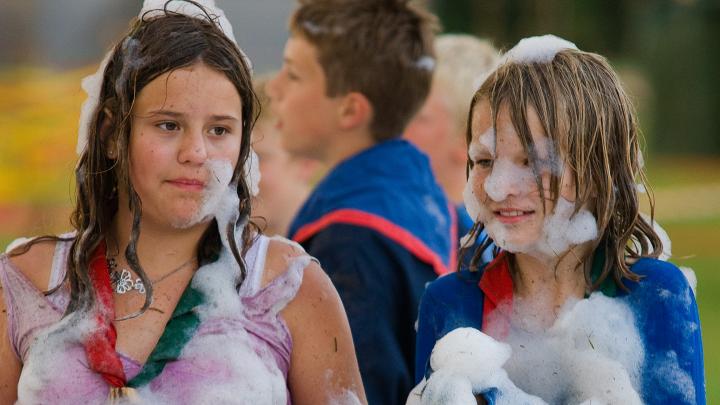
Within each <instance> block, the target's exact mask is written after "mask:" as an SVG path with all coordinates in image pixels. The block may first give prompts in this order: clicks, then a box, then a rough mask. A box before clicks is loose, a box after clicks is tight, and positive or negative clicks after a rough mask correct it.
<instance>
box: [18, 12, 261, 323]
mask: <svg viewBox="0 0 720 405" xmlns="http://www.w3.org/2000/svg"><path fill="white" fill-rule="evenodd" d="M190 3H193V4H195V6H197V7H198V8H199V9H200V11H201V12H203V13H204V15H203V17H202V18H201V17H190V16H187V15H184V14H179V13H175V12H172V11H170V10H167V9H165V10H162V13H160V14H159V15H158V14H157V12H158V10H153V13H152V14H151V15H150V16H148V15H149V14H145V15H143V16H141V17H140V18H137V19H135V20H134V21H132V22H131V26H130V30H129V32H128V34H127V35H125V36H124V38H123V39H122V40H120V41H119V42H118V43H117V44H116V45H115V47H114V48H113V49H112V51H111V56H110V59H109V62H108V64H107V67H106V68H105V71H104V73H103V76H102V87H101V91H100V99H99V102H98V105H97V108H96V110H95V111H94V112H93V114H92V116H91V122H90V125H89V128H90V129H89V139H88V145H87V146H86V148H85V150H84V151H83V153H82V155H81V156H80V159H79V161H78V163H77V166H76V168H75V180H76V206H75V209H74V211H73V213H72V215H71V223H72V225H73V227H74V228H75V230H76V234H75V236H74V237H73V238H72V239H71V240H72V246H71V249H70V254H69V255H68V262H67V266H68V271H67V274H66V277H67V279H68V281H69V284H70V303H69V305H68V308H67V311H66V314H69V313H72V312H75V311H82V310H87V309H89V308H90V307H91V306H92V305H93V304H94V302H95V299H96V297H95V291H94V289H93V286H92V284H91V281H90V277H89V270H90V266H91V263H90V262H91V260H92V255H93V253H94V252H95V250H96V248H97V246H98V245H99V244H100V243H101V242H102V241H103V239H104V238H105V237H106V235H107V232H108V231H109V230H110V225H111V222H112V220H113V218H114V216H115V215H116V213H117V210H118V189H120V190H126V191H127V194H128V198H129V208H130V211H131V214H132V218H133V222H132V231H131V238H130V241H129V245H128V246H127V249H126V250H125V252H124V253H125V258H126V259H127V262H128V264H129V265H130V268H131V269H132V271H134V272H135V273H136V274H137V275H138V277H140V279H141V280H142V282H143V284H144V285H145V288H146V291H147V292H146V299H145V303H144V305H143V307H142V309H141V310H140V312H138V313H137V314H140V313H142V312H143V311H145V310H146V309H147V308H148V307H149V305H150V303H151V300H152V283H151V282H150V280H149V279H148V277H147V275H146V274H145V272H144V271H143V268H142V266H141V264H140V262H139V260H138V256H137V251H136V248H137V241H138V238H139V235H140V220H141V216H142V201H141V200H140V197H139V196H138V194H137V193H136V191H135V189H134V188H133V184H132V182H131V180H130V174H129V170H130V168H129V161H130V159H129V151H128V145H129V138H130V124H131V121H132V118H131V114H132V110H133V104H134V102H135V99H136V97H137V95H138V94H139V93H140V92H141V91H142V89H143V88H144V87H145V86H146V85H148V84H149V83H150V82H151V81H153V80H154V79H156V78H157V77H159V76H161V75H163V74H165V73H168V72H172V71H174V70H177V69H180V68H183V67H187V66H191V65H193V64H196V63H203V64H205V65H206V66H208V67H209V68H212V69H215V70H217V71H218V72H221V73H222V74H224V75H225V77H226V78H227V79H228V80H229V81H230V82H231V83H232V84H233V85H234V86H235V88H236V89H237V91H238V94H239V95H240V100H241V101H242V135H241V136H242V141H241V147H240V154H239V157H238V163H237V166H236V167H235V170H234V173H233V176H232V180H231V183H232V184H237V194H238V197H239V199H240V204H239V208H238V213H237V220H236V222H235V223H230V224H218V223H217V222H216V221H215V220H213V221H212V223H211V224H210V226H209V227H208V229H207V230H206V231H205V233H204V234H203V236H202V238H201V240H200V243H199V249H198V251H197V261H198V264H199V265H203V264H207V263H209V262H212V261H215V260H217V258H218V257H219V254H220V250H221V248H222V244H221V240H220V232H225V233H226V235H227V239H228V241H229V243H230V245H231V246H230V247H231V250H232V253H233V255H234V256H235V259H236V261H237V262H238V264H239V266H240V269H241V279H240V280H238V281H237V282H238V286H239V284H240V283H241V282H242V279H244V277H245V273H246V268H245V263H244V262H243V260H242V253H244V252H242V253H241V252H240V251H239V249H238V246H237V243H236V240H237V239H236V236H235V231H236V229H240V228H238V226H240V225H243V224H245V223H246V222H247V221H248V218H249V216H250V191H249V185H248V184H246V182H245V173H244V162H245V161H246V160H247V159H248V155H249V152H250V133H251V130H252V126H253V124H254V121H255V119H256V115H257V110H258V106H257V99H256V96H255V94H254V92H253V89H252V83H251V71H250V66H248V63H247V61H246V60H245V58H244V57H243V55H242V53H241V51H240V50H239V49H238V47H237V45H235V43H234V42H232V41H231V40H230V39H229V38H228V37H227V36H226V35H225V34H224V33H223V31H222V30H221V29H220V28H219V26H218V23H217V22H216V20H217V17H216V16H214V15H212V14H209V13H208V12H207V11H206V10H205V9H204V8H202V7H201V6H200V5H198V4H196V3H194V2H190ZM108 150H113V151H114V152H115V153H114V156H113V158H110V157H108V153H107V151H108ZM242 229H244V232H243V234H242V236H241V240H242V246H243V249H247V248H248V246H249V245H250V243H249V242H250V240H251V238H252V236H253V235H254V234H255V231H257V227H256V226H254V224H252V223H250V226H249V227H244V228H242ZM43 239H45V240H47V239H52V238H49V237H45V238H40V239H37V240H36V242H37V241H40V240H43ZM54 239H56V240H57V239H58V238H54ZM30 246H31V244H29V245H26V247H25V248H24V249H21V250H20V251H19V252H18V251H16V252H14V253H13V254H21V253H23V251H27V250H28V249H29V247H30ZM137 314H135V315H137ZM135 315H133V316H135Z"/></svg>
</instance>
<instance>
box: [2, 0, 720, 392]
mask: <svg viewBox="0 0 720 405" xmlns="http://www.w3.org/2000/svg"><path fill="white" fill-rule="evenodd" d="M425 2H426V3H427V4H428V6H429V7H430V8H431V9H432V10H433V11H434V12H435V13H437V14H438V16H439V17H440V19H441V21H442V25H443V28H444V31H445V32H466V33H472V34H475V35H478V36H480V37H484V38H487V39H489V40H491V41H492V42H493V43H494V44H495V46H496V47H498V48H501V49H508V48H509V47H511V46H512V45H513V44H514V43H516V42H517V41H518V40H519V39H520V38H522V37H525V36H529V35H538V34H546V33H553V34H556V35H559V36H562V37H564V38H567V39H569V40H571V41H573V42H575V43H576V44H577V45H578V47H579V48H580V49H583V50H586V51H592V52H598V53H600V54H602V55H604V56H606V57H607V58H608V59H609V60H610V62H611V63H612V65H613V66H614V67H615V68H616V69H617V70H618V71H619V72H620V74H621V76H622V78H623V81H624V82H625V84H626V86H627V88H628V90H629V92H630V93H631V95H632V96H633V98H634V100H635V104H636V108H637V110H638V113H639V115H640V121H641V124H642V128H643V133H644V137H645V162H646V168H647V172H648V175H649V178H650V182H651V185H652V186H653V193H654V195H655V199H656V211H655V214H656V218H657V219H658V221H659V222H660V223H661V224H662V225H663V227H664V228H665V229H666V230H667V231H668V233H669V235H670V237H671V238H672V241H673V246H672V252H673V258H672V261H674V262H675V263H676V264H678V265H681V266H687V267H691V268H693V269H694V270H695V273H696V275H697V279H698V290H697V298H698V302H699V305H700V317H701V321H702V329H703V340H704V344H705V368H706V373H707V381H708V385H707V391H708V402H709V403H720V387H718V386H716V385H717V384H714V382H717V381H720V343H718V342H720V311H718V308H720V246H719V242H720V133H718V128H720V79H719V78H718V72H719V71H720V69H719V67H720V63H719V62H720V41H719V40H718V38H720V1H718V0H655V1H640V0H583V1H564V0H486V1H481V0H434V1H432V0H426V1H425ZM217 3H218V4H219V5H220V6H221V7H222V8H223V9H225V11H226V13H227V15H228V16H229V18H230V20H231V22H232V24H233V27H234V30H235V35H236V37H237V40H238V42H239V44H240V45H241V46H242V47H243V49H244V50H245V51H246V52H247V53H248V55H249V57H250V58H251V60H252V61H253V63H254V65H255V70H256V72H258V73H263V72H267V71H270V70H273V69H277V68H279V66H280V64H281V58H282V49H283V46H284V42H285V39H286V38H287V30H286V22H287V18H288V16H289V14H290V12H291V11H292V9H293V7H294V2H293V1H291V0H217ZM141 4H142V2H141V1H139V0H133V1H129V0H124V1H117V0H62V1H59V0H24V1H17V0H0V251H2V250H4V247H5V245H7V243H9V242H10V241H12V240H13V239H14V238H16V237H19V236H31V235H38V234H46V233H57V232H61V231H63V230H66V229H68V227H69V224H68V214H69V210H70V206H71V204H72V197H71V196H72V194H73V190H74V184H73V182H72V170H73V167H74V164H75V159H76V155H75V143H76V136H77V126H78V125H77V120H78V115H79V111H80V104H81V103H82V101H83V100H84V93H83V92H82V90H81V89H80V79H81V78H82V77H84V76H86V75H88V74H90V73H92V72H94V71H95V70H96V69H97V63H98V62H99V61H100V59H101V58H102V56H103V55H104V54H105V52H107V50H108V49H109V47H110V45H111V44H112V43H113V42H114V41H115V40H116V39H117V38H119V37H120V36H121V35H122V33H123V32H124V31H125V29H126V28H127V25H128V21H129V19H130V18H131V17H132V16H134V15H136V13H137V11H138V10H139V9H140V6H141ZM646 209H647V208H646Z"/></svg>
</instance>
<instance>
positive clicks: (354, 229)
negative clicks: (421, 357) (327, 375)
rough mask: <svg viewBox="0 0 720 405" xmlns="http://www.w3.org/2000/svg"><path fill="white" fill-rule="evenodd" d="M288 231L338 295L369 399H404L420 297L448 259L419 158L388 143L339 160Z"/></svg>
mask: <svg viewBox="0 0 720 405" xmlns="http://www.w3.org/2000/svg"><path fill="white" fill-rule="evenodd" d="M289 236H290V238H291V239H293V240H295V241H297V242H299V243H300V244H302V245H303V247H304V248H305V249H306V250H307V252H308V253H309V254H311V255H313V256H315V257H316V258H317V259H318V260H319V261H320V263H321V264H322V267H323V269H324V270H325V271H326V273H327V274H328V275H329V277H330V279H331V280H332V281H333V284H334V285H335V287H336V288H337V290H338V293H339V294H340V297H341V299H342V301H343V304H344V306H345V310H346V312H347V315H348V319H349V321H350V328H351V330H352V335H353V340H354V343H355V349H356V352H357V357H358V362H359V365H360V372H361V374H362V377H363V383H364V385H365V391H366V394H367V397H368V401H369V403H371V404H399V403H404V402H405V399H406V398H407V394H408V393H409V392H410V390H411V389H412V387H413V375H414V352H415V327H414V325H415V320H416V319H417V308H418V306H419V303H420V296H421V295H422V293H423V291H424V289H425V285H426V284H427V283H428V282H430V281H432V280H434V279H435V278H436V277H437V276H438V275H442V274H446V273H448V272H450V271H452V270H454V268H455V260H456V246H457V225H456V218H455V210H454V208H453V207H452V206H450V205H448V201H447V199H446V198H445V195H444V193H443V191H442V190H441V189H440V187H439V186H438V184H437V183H436V181H435V178H434V177H433V174H432V172H431V170H430V164H429V161H428V159H427V157H426V156H425V155H423V154H422V153H421V152H420V151H419V150H417V149H416V148H415V147H414V146H412V145H411V144H410V143H408V142H407V141H405V140H401V139H397V140H390V141H384V142H380V143H378V144H377V145H375V146H373V147H371V148H369V149H366V150H364V151H362V152H360V153H358V154H357V155H355V156H353V157H350V158H349V159H347V160H345V161H343V162H342V163H340V164H339V165H337V166H336V167H335V168H334V169H332V171H331V172H330V173H329V174H328V175H327V177H326V178H325V179H323V180H322V181H321V182H320V184H318V186H317V187H316V189H315V190H314V191H313V193H312V194H311V195H310V197H309V198H308V200H307V201H306V202H305V204H304V205H303V207H302V208H301V209H300V211H299V213H298V215H297V217H296V218H295V220H294V221H293V223H292V224H291V226H290V232H289Z"/></svg>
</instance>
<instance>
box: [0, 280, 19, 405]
mask: <svg viewBox="0 0 720 405" xmlns="http://www.w3.org/2000/svg"><path fill="white" fill-rule="evenodd" d="M3 294H4V292H3V289H2V286H0V312H2V313H0V364H2V367H0V403H1V404H13V403H15V401H16V400H17V385H18V381H19V380H20V371H22V365H21V364H20V361H18V359H17V357H15V353H13V349H12V347H11V346H10V338H9V336H8V329H7V324H8V322H7V308H5V298H4V297H3Z"/></svg>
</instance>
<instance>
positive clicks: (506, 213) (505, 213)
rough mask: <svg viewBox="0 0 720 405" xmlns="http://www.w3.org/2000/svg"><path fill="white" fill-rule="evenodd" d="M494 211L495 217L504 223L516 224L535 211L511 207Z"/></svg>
mask: <svg viewBox="0 0 720 405" xmlns="http://www.w3.org/2000/svg"><path fill="white" fill-rule="evenodd" d="M493 213H494V214H495V218H496V219H497V220H498V221H500V222H502V223H503V224H515V223H518V222H520V221H524V220H526V219H528V218H530V216H532V215H533V214H534V213H535V211H525V210H519V209H514V208H510V209H501V210H497V211H493Z"/></svg>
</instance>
